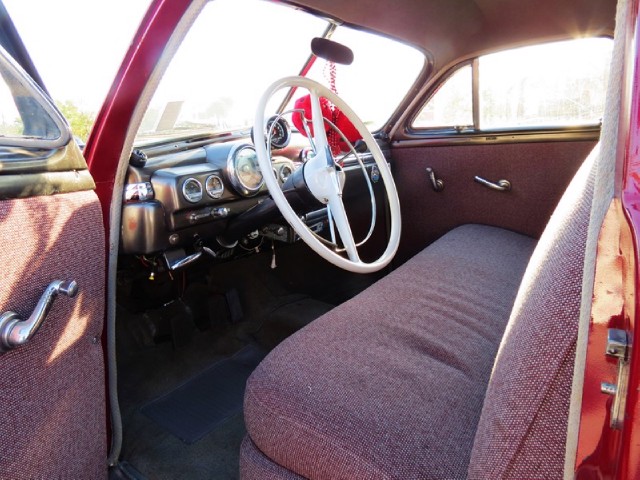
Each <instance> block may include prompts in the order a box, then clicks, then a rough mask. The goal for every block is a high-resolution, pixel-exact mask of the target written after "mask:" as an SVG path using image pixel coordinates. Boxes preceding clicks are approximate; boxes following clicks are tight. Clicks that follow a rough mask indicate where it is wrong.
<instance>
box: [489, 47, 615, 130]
mask: <svg viewBox="0 0 640 480" xmlns="http://www.w3.org/2000/svg"><path fill="white" fill-rule="evenodd" d="M612 43H613V42H612V41H611V40H610V39H605V38H590V39H580V40H571V41H567V42H556V43H551V44H545V45H536V46H533V47H524V48H518V49H515V50H509V51H505V52H500V53H496V54H492V55H486V56H484V57H480V59H479V72H480V75H479V79H480V125H479V127H480V128H482V129H494V128H510V127H526V126H562V125H585V124H597V123H598V122H600V120H601V118H602V114H603V112H604V100H605V93H606V90H607V88H606V87H607V79H608V73H609V63H610V59H611V49H612Z"/></svg>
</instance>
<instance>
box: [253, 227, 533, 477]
mask: <svg viewBox="0 0 640 480" xmlns="http://www.w3.org/2000/svg"><path fill="white" fill-rule="evenodd" d="M534 246H535V240H533V239H531V238H529V237H525V236H523V235H519V234H516V233H513V232H509V231H506V230H502V229H498V228H494V227H487V226H481V225H465V226H463V227H459V228H457V229H455V230H453V231H451V232H449V233H448V234H447V235H445V236H444V237H442V238H441V239H440V240H438V241H437V242H435V243H434V244H432V245H431V246H429V247H428V248H427V249H425V250H424V251H423V252H421V253H419V254H418V255H416V256H415V257H414V258H413V259H411V260H410V261H408V262H407V263H406V264H404V265H403V266H401V267H400V268H398V269H397V270H395V271H394V272H392V273H391V274H389V275H388V276H386V277H385V278H383V279H382V280H380V281H379V282H377V283H376V284H374V285H373V286H372V287H370V288H369V289H367V290H366V291H364V292H362V293H361V294H360V295H358V296H356V297H354V298H353V299H352V300H350V301H348V302H346V303H344V304H342V305H340V306H339V307H337V308H335V309H334V310H332V311H331V312H329V313H327V314H326V315H324V316H323V317H321V318H319V319H317V320H316V321H314V322H313V323H312V324H310V325H308V326H307V327H305V328H304V329H302V330H300V331H299V332H298V333H296V334H294V335H293V336H291V337H289V338H288V339H287V340H285V341H284V342H282V343H281V344H280V345H279V346H278V347H277V348H276V349H275V350H274V351H273V352H271V353H270V354H269V355H268V356H267V358H266V359H265V360H264V361H263V362H262V363H261V364H260V366H259V367H258V368H257V369H256V370H255V372H254V373H253V374H252V376H251V377H250V379H249V381H248V383H247V390H246V394H245V420H246V424H247V431H248V434H249V436H250V438H251V440H252V441H253V442H254V444H255V446H256V447H257V448H258V450H259V451H260V452H262V453H264V454H265V455H266V456H267V457H268V458H270V459H271V460H272V461H273V462H275V463H276V464H278V465H280V466H282V467H283V468H284V469H286V470H289V471H291V472H294V473H296V474H299V475H302V476H305V477H310V478H333V479H335V478H403V479H407V478H464V477H465V476H466V473H467V467H468V463H469V457H470V453H471V449H472V446H473V441H474V435H475V431H476V427H477V424H478V419H479V416H480V412H481V409H482V405H483V400H484V395H485V391H486V388H487V383H488V380H489V376H490V374H491V369H492V366H493V361H494V356H495V354H496V351H497V348H498V345H499V343H500V340H501V338H502V334H503V331H504V327H505V325H506V323H507V320H508V317H509V313H510V311H511V307H512V305H513V301H514V298H515V295H516V292H517V289H518V286H519V284H520V280H521V278H522V275H523V273H524V270H525V267H526V265H527V262H528V259H529V256H530V255H531V252H532V251H533V248H534Z"/></svg>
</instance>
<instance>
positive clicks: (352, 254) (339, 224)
mask: <svg viewBox="0 0 640 480" xmlns="http://www.w3.org/2000/svg"><path fill="white" fill-rule="evenodd" d="M329 208H330V209H331V216H332V217H333V221H334V223H335V225H336V228H337V229H338V235H340V240H341V241H342V244H343V245H344V248H345V250H346V251H347V256H348V257H349V260H351V261H352V262H355V263H360V256H359V255H358V249H357V247H356V242H355V240H354V239H353V232H352V231H351V225H350V224H349V219H348V218H347V212H346V210H345V208H344V203H343V202H342V194H339V193H336V194H334V195H332V196H331V197H329Z"/></svg>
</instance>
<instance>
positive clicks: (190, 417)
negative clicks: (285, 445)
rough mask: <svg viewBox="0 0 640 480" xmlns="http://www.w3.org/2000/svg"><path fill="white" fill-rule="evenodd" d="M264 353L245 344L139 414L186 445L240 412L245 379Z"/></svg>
mask: <svg viewBox="0 0 640 480" xmlns="http://www.w3.org/2000/svg"><path fill="white" fill-rule="evenodd" d="M265 355H266V352H264V351H263V350H261V349H260V348H259V347H257V346H254V345H248V346H246V347H245V348H243V349H242V350H240V351H239V352H238V353H236V354H235V355H234V356H232V357H230V358H228V359H225V360H222V361H220V362H218V363H216V364H215V365H213V366H211V367H209V368H208V369H207V370H205V371H204V372H202V373H200V374H198V375H196V376H195V377H193V378H191V379H190V380H188V381H187V382H186V383H184V384H183V385H181V386H179V387H178V388H176V389H175V390H173V391H171V392H169V393H167V394H165V395H163V396H162V397H160V398H157V399H155V400H153V401H152V402H150V403H148V404H147V405H145V406H144V407H142V408H141V411H142V413H144V414H145V415H146V416H147V417H149V418H150V419H152V420H153V421H155V422H156V423H158V424H159V425H161V426H162V427H164V428H165V429H166V430H168V431H169V432H170V433H172V434H173V435H175V436H176V437H178V438H179V439H181V440H182V441H183V442H185V443H187V444H192V443H194V442H197V441H198V440H199V439H200V438H202V437H203V436H204V435H206V434H207V433H209V432H210V431H212V430H213V429H214V428H215V427H216V426H218V425H219V424H221V423H222V422H224V421H225V420H227V419H228V418H230V417H232V416H234V415H236V414H237V413H239V412H241V411H242V400H243V397H244V389H245V384H246V381H247V378H249V375H250V374H251V372H252V371H253V370H254V369H255V368H256V367H257V366H258V364H259V363H260V361H261V360H262V359H263V358H264V357H265Z"/></svg>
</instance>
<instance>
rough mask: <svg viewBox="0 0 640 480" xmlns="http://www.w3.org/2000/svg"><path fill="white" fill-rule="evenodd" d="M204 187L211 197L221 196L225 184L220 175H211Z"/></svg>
mask: <svg viewBox="0 0 640 480" xmlns="http://www.w3.org/2000/svg"><path fill="white" fill-rule="evenodd" d="M204 189H205V190H206V191H207V195H209V196H210V197H211V198H220V197H221V196H222V194H223V193H224V184H223V183H222V179H221V178H220V177H219V176H218V175H209V176H208V177H207V181H206V182H205V184H204Z"/></svg>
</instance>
